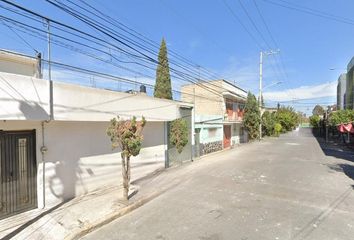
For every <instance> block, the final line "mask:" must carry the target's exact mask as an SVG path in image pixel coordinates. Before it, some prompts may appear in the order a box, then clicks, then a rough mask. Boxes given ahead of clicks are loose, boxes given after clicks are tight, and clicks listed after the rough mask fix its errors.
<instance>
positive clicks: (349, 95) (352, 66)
mask: <svg viewBox="0 0 354 240" xmlns="http://www.w3.org/2000/svg"><path fill="white" fill-rule="evenodd" d="M353 72H354V57H353V58H352V59H351V60H350V62H349V63H348V66H347V78H346V81H347V84H346V92H345V93H346V103H345V104H346V105H345V108H346V109H353V106H354V104H353V103H354V97H353V91H354V89H353V87H354V84H353V83H354V75H353Z"/></svg>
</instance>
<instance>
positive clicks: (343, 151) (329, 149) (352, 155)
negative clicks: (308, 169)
mask: <svg viewBox="0 0 354 240" xmlns="http://www.w3.org/2000/svg"><path fill="white" fill-rule="evenodd" d="M310 131H311V130H310ZM312 133H313V136H314V137H315V138H316V140H317V142H318V144H319V145H320V147H321V149H322V152H323V153H324V154H325V155H326V156H330V157H335V158H338V159H340V160H345V161H348V163H338V164H326V165H327V166H328V167H329V168H330V169H331V170H334V171H337V172H343V173H344V174H345V175H346V176H347V177H349V178H350V179H352V180H354V149H353V147H352V146H351V145H348V144H346V143H344V142H343V141H342V139H341V138H340V137H336V138H330V139H329V141H328V142H326V140H325V139H324V138H323V137H321V136H319V135H318V134H316V132H314V131H312ZM352 186H354V185H352Z"/></svg>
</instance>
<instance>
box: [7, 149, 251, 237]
mask: <svg viewBox="0 0 354 240" xmlns="http://www.w3.org/2000/svg"><path fill="white" fill-rule="evenodd" d="M247 145H248V144H247ZM245 147H246V146H245ZM237 149H238V148H236V149H231V150H228V151H221V152H218V153H213V154H211V155H210V156H209V155H207V156H203V158H202V159H200V160H197V161H195V162H193V163H186V164H183V165H180V166H176V167H172V168H169V169H165V170H161V169H160V170H158V171H155V172H153V173H150V174H147V175H145V176H143V177H141V178H139V179H137V180H135V181H132V185H133V186H136V187H138V188H140V189H139V191H138V193H137V194H135V195H133V196H132V197H131V199H130V200H129V203H126V202H124V201H122V200H119V199H121V196H122V188H121V186H119V187H118V186H117V187H111V188H105V189H101V190H99V191H96V192H93V193H91V194H87V195H84V196H81V197H77V198H74V199H72V200H70V201H68V202H65V203H61V204H59V205H57V206H55V207H53V208H51V209H44V210H40V209H36V210H32V211H29V212H25V213H22V214H18V215H16V216H13V217H10V218H6V219H3V220H1V221H0V238H1V239H2V238H4V239H10V238H11V239H78V238H80V237H82V236H84V235H85V234H86V233H88V232H91V231H93V230H95V229H97V228H99V227H100V226H103V225H104V224H106V223H108V222H110V221H112V220H114V219H116V218H118V217H120V216H122V215H124V214H127V213H128V212H130V211H132V210H134V209H136V208H138V207H140V206H141V205H143V204H145V203H146V202H148V201H150V200H152V199H154V198H156V197H157V196H159V195H160V194H162V193H164V192H166V191H168V190H169V189H171V188H173V187H174V186H176V185H178V184H180V183H182V182H186V181H188V178H191V177H193V172H195V171H197V170H198V166H200V165H201V164H202V165H208V164H210V163H211V162H212V161H210V160H212V159H215V158H217V156H222V155H227V154H232V153H233V152H234V151H235V150H237ZM242 149H243V148H242ZM239 150H241V149H239ZM117 174H120V173H117ZM191 187H192V186H191Z"/></svg>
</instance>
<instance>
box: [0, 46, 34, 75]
mask: <svg viewBox="0 0 354 240" xmlns="http://www.w3.org/2000/svg"><path fill="white" fill-rule="evenodd" d="M37 63H38V62H37V59H36V58H31V57H25V56H22V55H19V54H16V53H11V52H8V51H3V50H0V72H7V73H14V74H19V75H26V76H31V77H33V76H35V75H36V73H37Z"/></svg>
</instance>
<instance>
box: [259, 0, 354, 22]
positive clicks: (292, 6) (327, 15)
mask: <svg viewBox="0 0 354 240" xmlns="http://www.w3.org/2000/svg"><path fill="white" fill-rule="evenodd" d="M263 1H264V2H267V3H270V4H272V5H276V6H279V7H283V8H287V9H290V10H294V11H297V12H302V13H306V14H309V15H312V16H316V17H320V18H324V19H327V20H332V21H336V22H340V23H344V24H349V25H354V20H353V19H349V18H344V17H340V16H336V15H333V14H331V13H326V12H322V11H319V10H316V9H312V8H308V7H304V6H301V5H298V4H292V3H289V2H287V1H283V0H280V1H281V2H283V3H279V2H275V1H272V0H263Z"/></svg>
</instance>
